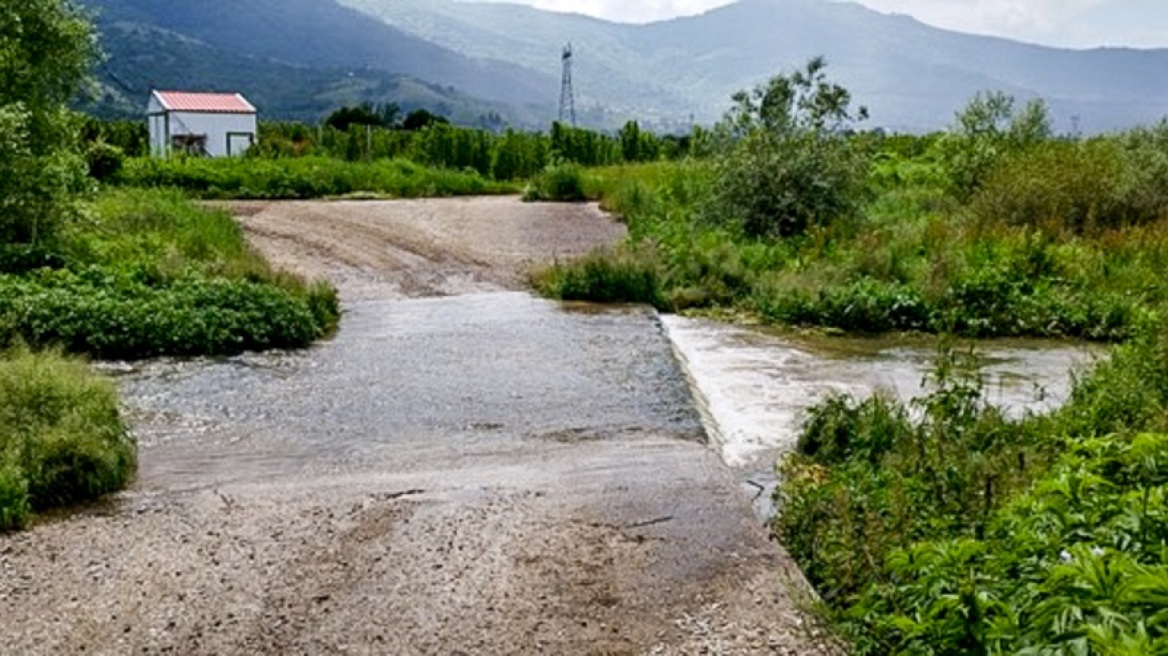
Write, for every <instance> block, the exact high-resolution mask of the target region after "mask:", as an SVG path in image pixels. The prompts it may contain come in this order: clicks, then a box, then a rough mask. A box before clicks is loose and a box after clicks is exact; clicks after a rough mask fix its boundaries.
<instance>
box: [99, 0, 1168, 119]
mask: <svg viewBox="0 0 1168 656" xmlns="http://www.w3.org/2000/svg"><path fill="white" fill-rule="evenodd" d="M84 1H85V3H86V4H87V5H89V6H92V7H94V8H96V9H98V10H99V11H100V12H101V13H100V15H101V19H100V21H101V25H102V29H103V31H104V33H105V41H106V48H107V50H108V51H109V52H110V53H111V58H110V61H109V62H108V64H107V65H106V68H105V69H103V71H108V72H112V74H111V75H105V78H104V79H105V81H106V83H107V84H106V86H107V88H109V89H110V90H111V94H112V95H117V92H118V89H117V84H116V81H114V80H112V78H113V77H118V78H122V79H130V78H134V79H138V80H139V81H140V83H142V84H145V83H146V81H147V80H146V79H145V78H149V80H151V81H156V82H157V81H159V80H174V81H176V82H181V83H183V84H185V85H187V86H204V87H205V86H207V85H208V84H211V83H214V84H219V83H220V82H223V83H226V82H230V83H232V84H233V85H235V86H237V87H238V88H239V89H240V90H243V91H245V92H247V91H249V89H251V90H253V95H254V94H255V93H258V94H260V95H262V96H266V98H267V99H268V100H269V101H270V102H267V103H264V104H265V105H266V107H264V109H265V113H266V114H268V115H274V116H286V117H297V118H312V117H318V116H319V115H321V113H322V112H325V111H326V110H327V109H328V108H329V107H330V106H333V105H335V104H336V103H344V102H350V101H356V100H362V99H363V100H372V101H378V102H383V101H387V100H388V101H392V100H396V99H399V98H405V97H409V98H411V99H413V100H411V102H413V101H415V100H416V103H415V104H418V105H425V104H427V103H428V104H429V105H430V106H431V107H433V108H437V109H443V108H446V109H450V110H451V112H450V113H458V114H459V116H460V120H464V121H465V120H467V119H468V118H469V119H471V122H473V119H474V117H475V116H477V115H479V114H485V113H491V114H499V115H501V116H503V118H504V119H505V120H507V121H509V122H512V123H516V124H521V125H528V126H544V125H546V124H547V123H548V122H550V121H551V120H552V119H553V118H554V117H555V115H556V102H557V101H558V96H559V74H560V68H559V67H560V56H559V55H560V49H561V48H562V46H563V45H564V44H565V43H567V42H569V41H570V42H571V43H572V44H573V47H574V49H575V52H576V68H575V82H576V90H577V93H578V99H577V100H578V102H577V104H578V106H579V107H580V108H581V116H582V120H583V121H584V122H585V123H587V124H590V125H594V126H602V127H608V128H611V127H615V126H617V125H619V124H620V123H622V122H623V121H625V120H628V119H634V118H635V119H639V120H642V121H643V122H646V123H648V124H650V125H651V126H654V127H656V128H658V129H687V128H688V126H689V125H690V123H691V121H697V122H700V123H709V122H711V121H714V120H716V119H717V118H718V117H719V116H720V115H721V113H722V112H723V111H724V110H725V108H726V107H727V106H728V104H729V97H730V95H731V94H732V93H733V92H734V91H737V90H739V89H742V88H747V87H751V86H753V85H755V84H758V83H761V82H763V81H765V80H766V79H767V78H769V77H770V76H772V75H774V74H776V73H779V72H783V71H789V70H792V69H794V68H796V67H798V66H800V65H802V64H803V63H804V62H806V61H807V59H809V58H810V57H813V56H816V55H824V56H826V58H827V60H828V62H829V75H830V76H831V77H832V78H834V79H836V80H838V81H840V82H842V83H843V84H845V86H847V87H848V88H850V89H851V90H852V91H853V95H854V97H855V99H856V101H857V102H858V103H861V104H864V105H866V106H867V107H868V108H869V109H870V111H871V114H872V120H871V121H870V122H869V124H868V125H869V126H871V127H886V128H890V129H896V130H910V131H924V130H932V129H939V128H943V127H946V126H947V125H949V124H950V123H951V122H952V119H953V116H954V113H955V112H956V111H957V110H959V109H960V108H961V107H962V106H964V104H965V103H966V102H967V101H968V99H969V98H970V97H971V96H972V95H973V94H974V93H976V92H978V91H982V90H987V89H993V90H1001V91H1005V92H1008V93H1011V94H1013V95H1015V96H1017V97H1019V98H1021V99H1028V98H1033V97H1042V98H1044V99H1046V100H1047V101H1048V102H1049V103H1050V106H1051V109H1052V114H1053V116H1054V118H1055V120H1056V128H1057V129H1059V130H1061V131H1070V130H1071V129H1072V126H1073V125H1077V126H1078V127H1079V128H1081V129H1082V130H1083V131H1084V132H1088V133H1090V132H1100V131H1106V130H1111V129H1116V128H1123V127H1128V126H1131V125H1134V124H1138V123H1149V122H1153V121H1157V120H1159V119H1160V118H1161V117H1163V116H1165V115H1168V50H1132V49H1097V50H1086V51H1075V50H1061V49H1056V48H1048V47H1042V46H1034V45H1027V44H1022V43H1018V42H1013V41H1008V40H1005V39H999V38H992V37H982V36H972V35H966V34H959V33H955V32H947V31H944V30H940V29H936V28H933V27H929V26H927V25H924V24H923V23H920V22H917V21H915V20H913V19H911V18H908V17H904V16H895V15H885V14H881V13H878V12H875V11H872V10H869V9H867V8H864V7H862V6H860V5H858V4H853V3H846V2H838V1H834V0H739V2H736V3H734V4H730V5H727V6H724V7H721V8H718V9H715V10H712V11H709V12H707V13H705V14H702V15H699V16H691V17H685V18H677V19H673V20H668V21H663V22H659V23H651V24H648V25H627V24H618V23H611V22H606V21H602V20H598V19H593V18H588V17H584V16H579V15H571V14H557V13H551V12H546V11H540V10H537V9H532V8H530V7H527V6H522V5H511V4H499V3H466V2H456V1H454V0H200V2H197V3H172V2H168V1H166V0H84ZM151 39H158V41H159V43H157V44H155V45H153V46H152V45H151V43H150V40H151ZM152 50H153V52H154V53H155V54H156V55H157V56H156V58H155V59H154V60H151V58H150V56H149V55H150V52H151V51H152ZM176 53H183V56H182V57H178V56H176ZM103 74H104V72H103ZM130 86H133V85H130ZM172 86H173V85H172ZM123 95H127V96H128V95H133V94H128V93H127V94H123Z"/></svg>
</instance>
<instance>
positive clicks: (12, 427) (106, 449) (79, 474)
mask: <svg viewBox="0 0 1168 656" xmlns="http://www.w3.org/2000/svg"><path fill="white" fill-rule="evenodd" d="M135 465H136V455H135V446H134V443H133V441H132V440H131V439H130V437H129V435H128V433H127V432H126V428H125V425H124V424H123V422H122V419H121V416H120V415H119V412H118V398H117V391H116V390H115V388H114V385H113V383H112V382H110V381H108V380H105V379H103V378H101V377H99V376H97V375H96V374H94V373H93V372H92V371H91V370H90V369H89V367H88V366H87V365H86V364H85V363H84V362H81V361H78V360H73V359H68V358H63V357H61V356H60V355H57V354H54V353H36V354H34V353H30V352H29V351H27V350H26V349H23V348H22V349H17V350H15V351H13V352H11V353H9V354H7V355H6V356H4V357H0V531H5V530H10V529H14V528H20V527H21V526H23V525H24V524H25V523H26V522H27V521H28V519H29V517H30V516H31V514H32V513H33V512H35V511H39V510H45V509H48V508H52V507H55V506H61V505H66V504H70V503H75V502H78V501H86V500H90V499H94V498H97V497H99V496H101V495H102V494H105V493H107V492H112V491H115V490H118V489H121V488H122V487H124V486H125V485H126V484H127V483H128V482H129V481H130V479H131V477H132V476H133V473H134V468H135Z"/></svg>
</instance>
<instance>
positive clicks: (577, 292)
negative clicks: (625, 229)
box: [533, 250, 664, 308]
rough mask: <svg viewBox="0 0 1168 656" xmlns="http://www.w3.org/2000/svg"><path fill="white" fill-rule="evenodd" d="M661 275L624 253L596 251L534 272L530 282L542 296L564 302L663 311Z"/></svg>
mask: <svg viewBox="0 0 1168 656" xmlns="http://www.w3.org/2000/svg"><path fill="white" fill-rule="evenodd" d="M659 278H660V275H659V273H658V270H657V267H656V265H655V264H653V262H652V261H650V260H648V259H646V258H644V257H638V256H635V255H633V254H631V253H628V252H627V251H622V250H616V251H603V250H602V251H597V252H594V253H592V254H590V255H587V256H585V257H583V258H580V259H578V260H575V261H572V262H568V263H566V264H561V263H557V264H555V265H553V266H552V267H550V268H548V269H545V270H543V271H539V272H536V273H535V274H534V276H533V282H534V284H535V286H536V288H537V289H538V290H540V291H541V292H542V293H543V294H544V295H546V296H550V297H552V298H558V299H561V300H565V301H593V302H596V303H646V304H649V305H653V306H656V307H659V308H660V307H663V306H664V301H663V299H662V296H661V290H660V280H659Z"/></svg>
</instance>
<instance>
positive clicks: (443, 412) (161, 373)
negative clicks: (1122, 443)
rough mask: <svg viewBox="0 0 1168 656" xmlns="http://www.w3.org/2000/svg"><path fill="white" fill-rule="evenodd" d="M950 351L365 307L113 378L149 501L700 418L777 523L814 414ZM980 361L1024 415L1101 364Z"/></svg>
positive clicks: (634, 322)
mask: <svg viewBox="0 0 1168 656" xmlns="http://www.w3.org/2000/svg"><path fill="white" fill-rule="evenodd" d="M663 333H664V335H663ZM935 344H936V342H935V340H932V339H855V338H824V337H815V338H811V337H801V336H793V335H791V334H784V333H780V332H768V331H766V330H763V329H752V328H744V327H739V326H734V325H729V324H725V323H718V322H712V321H706V320H701V319H688V318H684V317H677V316H665V317H662V318H661V319H660V320H658V319H657V318H656V317H655V315H654V314H653V313H652V312H651V311H649V310H646V309H642V308H628V307H623V308H599V307H593V306H587V305H558V304H555V303H550V302H546V301H542V300H537V299H533V298H531V297H530V296H528V295H526V294H522V293H497V294H483V295H472V296H463V297H455V298H444V299H424V300H413V301H369V302H361V303H356V304H353V305H352V306H351V307H350V310H349V312H348V315H347V316H346V319H345V322H344V327H343V328H342V330H341V331H340V333H339V335H338V336H337V337H336V338H335V339H334V340H332V341H331V342H329V343H326V344H322V345H320V346H317V347H316V348H313V349H311V350H308V351H305V352H301V353H268V354H256V355H247V356H242V357H237V358H229V359H214V360H195V361H178V360H163V361H156V362H152V363H147V364H143V365H138V366H133V367H124V368H121V369H115V371H120V372H121V375H120V376H119V378H120V381H121V386H122V388H123V391H124V393H125V396H126V398H127V400H128V401H127V402H128V404H129V406H130V408H131V411H132V413H133V414H134V416H135V419H136V425H137V432H138V434H139V439H140V440H141V443H142V447H143V450H144V451H145V452H146V453H147V454H148V455H149V457H147V458H145V459H144V460H143V463H142V475H141V479H142V483H143V485H145V486H146V487H148V488H159V489H169V490H174V489H184V488H200V487H206V486H211V485H218V484H223V483H230V482H242V481H256V480H264V479H272V480H274V479H279V478H286V477H289V476H318V475H337V474H347V473H354V472H361V471H368V470H372V469H392V470H394V471H403V470H411V469H413V468H417V467H424V466H427V464H426V463H433V462H436V461H440V462H445V463H449V462H457V461H459V459H466V458H468V457H479V456H482V455H484V454H492V453H494V454H498V455H500V456H503V455H504V454H507V453H521V452H523V453H525V452H529V451H531V450H532V449H533V448H539V447H538V445H539V444H540V443H547V442H549V441H550V442H553V443H554V442H579V441H587V440H591V439H600V438H599V436H602V435H613V434H630V433H637V432H665V433H670V434H674V435H681V436H686V438H687V439H695V440H698V439H703V437H702V436H701V428H700V427H699V422H698V417H699V416H700V417H701V424H702V425H704V428H705V433H706V439H708V440H709V442H710V445H711V447H712V448H713V449H714V450H715V451H717V452H718V453H719V455H720V456H721V457H722V459H723V460H724V461H725V462H726V463H727V464H728V465H729V466H730V467H732V468H734V469H735V470H737V471H738V472H740V474H741V477H742V479H743V480H744V481H747V483H746V484H745V485H746V487H747V489H748V490H751V491H752V496H754V497H755V498H756V504H757V508H758V510H759V512H760V513H763V514H766V513H767V512H769V506H768V502H769V501H768V500H769V490H770V489H771V488H773V485H774V475H773V468H774V463H775V461H776V459H777V458H778V457H779V456H780V455H781V454H782V453H783V452H785V451H787V450H789V449H791V448H793V446H794V443H795V440H796V438H797V435H798V432H799V427H800V424H801V422H802V420H803V416H804V412H805V411H806V409H807V408H808V407H810V406H811V405H813V404H816V403H818V402H820V401H822V400H824V399H825V398H827V396H828V395H830V394H836V393H848V394H852V395H856V396H865V395H868V394H871V393H874V392H876V391H878V390H882V391H884V392H886V393H890V394H893V395H894V396H896V397H899V398H902V399H906V400H908V399H912V398H916V397H919V396H920V395H921V394H923V393H924V390H925V388H924V387H922V382H923V381H924V379H925V378H926V375H927V373H928V372H929V371H930V369H931V366H932V362H933V359H934V357H935V355H936V345H935ZM671 346H672V351H673V356H674V357H672V358H671V357H670V353H669V351H670V347H671ZM978 353H979V356H980V358H981V359H982V361H983V363H984V369H983V374H984V376H985V379H986V390H987V394H988V396H989V399H990V400H991V401H992V402H994V403H995V404H998V405H1000V406H1003V407H1006V408H1008V409H1009V410H1010V411H1011V412H1013V413H1021V412H1024V411H1042V410H1046V409H1050V408H1052V407H1055V406H1057V405H1058V404H1060V403H1062V402H1063V401H1064V400H1065V398H1066V396H1067V393H1068V390H1069V383H1070V380H1071V372H1072V371H1073V370H1075V369H1080V368H1082V367H1084V366H1086V365H1088V364H1089V363H1090V362H1091V361H1092V359H1093V358H1094V357H1096V354H1097V353H1098V352H1097V351H1092V350H1090V349H1088V348H1086V347H1083V346H1081V345H1074V344H1066V343H1051V342H1023V341H1010V342H988V343H982V344H980V345H979V346H978ZM674 360H676V363H675V361H674ZM678 365H680V366H678ZM686 383H688V388H689V389H688V391H687V389H686V387H687V385H686ZM690 395H692V397H693V399H694V400H695V401H696V403H694V404H691V403H690V400H689V398H688V397H689V396H690ZM695 405H696V407H697V409H698V412H696V413H695V412H694V410H693V409H694V406H695ZM160 447H162V448H160Z"/></svg>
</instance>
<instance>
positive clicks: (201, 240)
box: [0, 190, 339, 359]
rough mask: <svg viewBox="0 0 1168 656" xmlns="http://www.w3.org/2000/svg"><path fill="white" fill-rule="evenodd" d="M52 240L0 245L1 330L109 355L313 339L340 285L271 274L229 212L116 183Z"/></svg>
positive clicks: (326, 327) (217, 351) (286, 344)
mask: <svg viewBox="0 0 1168 656" xmlns="http://www.w3.org/2000/svg"><path fill="white" fill-rule="evenodd" d="M90 209H91V212H90V216H89V218H88V220H82V221H78V222H75V223H73V224H70V225H69V226H68V228H67V229H65V230H64V231H63V232H62V233H61V234H60V235H59V236H58V238H57V239H56V240H55V241H54V242H53V243H52V244H50V245H46V246H42V247H39V248H35V249H31V248H28V247H9V248H7V249H5V250H4V251H3V252H0V335H2V336H4V337H5V338H8V339H11V338H15V337H19V338H21V339H22V340H23V341H24V342H25V343H27V344H29V345H32V346H34V347H51V346H58V347H62V348H64V349H66V350H68V351H70V352H75V353H84V354H89V355H93V356H96V357H103V358H124V359H136V358H145V357H153V356H158V355H224V354H233V353H239V352H242V351H246V350H262V349H268V348H296V347H302V346H307V345H308V344H311V343H312V342H313V341H314V340H316V339H318V338H320V337H322V336H324V335H327V334H328V333H330V332H331V331H332V330H333V329H334V328H335V326H336V324H337V321H338V318H339V310H338V304H337V298H336V295H335V292H334V291H333V290H332V289H331V288H330V287H328V286H327V285H325V284H307V283H305V282H303V281H301V280H299V279H296V278H294V277H292V276H288V275H285V274H281V273H278V272H275V271H273V270H271V269H270V268H269V267H268V265H267V264H266V263H265V262H264V261H263V260H262V259H261V258H260V257H259V256H258V255H257V254H256V253H254V252H253V251H252V250H251V249H250V247H249V246H248V245H247V243H246V240H245V239H244V236H243V234H242V231H241V229H240V227H239V226H238V224H237V223H236V222H235V221H234V220H233V219H232V218H231V217H230V216H229V215H227V214H226V213H224V212H220V211H214V210H207V209H203V208H200V207H197V206H195V205H193V204H192V203H191V202H190V201H188V200H186V199H184V198H183V197H182V196H181V195H180V194H179V193H178V192H174V191H148V190H113V191H108V192H105V193H104V194H103V195H102V196H101V197H100V198H99V199H98V200H97V201H96V202H95V203H94V204H93V206H92V207H91V208H90Z"/></svg>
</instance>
